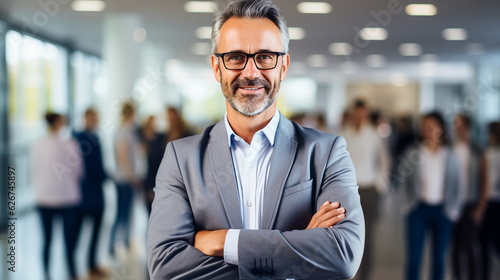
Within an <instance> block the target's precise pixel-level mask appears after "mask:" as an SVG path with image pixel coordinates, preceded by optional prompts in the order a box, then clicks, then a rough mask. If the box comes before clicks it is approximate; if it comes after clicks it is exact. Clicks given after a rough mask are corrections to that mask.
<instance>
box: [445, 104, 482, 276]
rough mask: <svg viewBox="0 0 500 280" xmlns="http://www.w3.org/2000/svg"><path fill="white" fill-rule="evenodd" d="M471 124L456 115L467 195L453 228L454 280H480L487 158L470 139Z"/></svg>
mask: <svg viewBox="0 0 500 280" xmlns="http://www.w3.org/2000/svg"><path fill="white" fill-rule="evenodd" d="M471 125H472V122H471V119H470V117H469V116H467V115H465V114H458V115H456V116H455V119H454V131H455V137H456V140H455V143H454V144H453V149H454V151H455V154H456V155H457V159H458V167H459V170H460V173H459V174H460V181H459V183H460V188H461V189H463V190H464V194H465V197H464V208H463V211H462V215H461V217H460V218H459V219H458V221H457V223H456V224H455V228H454V229H453V241H452V251H451V256H452V265H453V275H454V279H459V280H460V279H469V280H475V279H478V277H477V268H478V265H479V262H478V260H479V258H478V257H479V255H478V251H477V250H476V247H477V245H478V229H479V225H480V221H481V218H482V216H483V213H484V209H485V208H486V203H487V194H486V187H487V186H486V180H487V178H486V158H485V156H484V153H483V150H482V149H481V148H480V147H479V146H478V145H477V144H476V143H474V142H472V140H471V129H472V127H471ZM467 275H468V277H467Z"/></svg>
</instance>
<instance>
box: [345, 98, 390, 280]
mask: <svg viewBox="0 0 500 280" xmlns="http://www.w3.org/2000/svg"><path fill="white" fill-rule="evenodd" d="M369 113H370V112H369V109H368V107H367V105H366V104H365V102H364V101H363V100H356V101H355V102H354V106H353V108H352V111H351V113H350V119H349V122H348V123H347V125H346V126H345V129H344V130H343V132H342V136H344V137H345V139H346V141H347V151H349V153H350V155H351V159H352V162H353V164H354V168H355V170H356V178H357V181H358V185H359V196H360V197H361V206H362V207H363V214H364V216H365V231H366V237H365V251H364V253H363V259H362V261H361V266H360V269H359V271H358V277H359V279H361V280H367V279H369V277H370V273H371V266H372V265H371V263H372V254H373V253H372V251H373V238H374V235H375V234H374V230H375V229H374V224H375V221H376V218H377V212H378V204H379V195H380V194H382V193H384V192H385V191H386V190H387V178H388V174H389V173H388V172H389V155H388V152H387V147H386V146H385V144H384V142H383V141H382V139H381V138H380V137H379V136H378V134H377V131H376V130H375V128H374V127H373V126H372V124H371V123H370V119H369Z"/></svg>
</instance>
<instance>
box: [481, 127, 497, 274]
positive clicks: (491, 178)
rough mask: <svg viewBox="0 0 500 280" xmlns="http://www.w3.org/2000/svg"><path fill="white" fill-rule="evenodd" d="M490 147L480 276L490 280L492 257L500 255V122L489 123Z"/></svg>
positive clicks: (487, 155) (487, 157)
mask: <svg viewBox="0 0 500 280" xmlns="http://www.w3.org/2000/svg"><path fill="white" fill-rule="evenodd" d="M488 142H489V147H488V149H487V150H486V159H487V162H488V163H487V166H488V183H487V188H488V204H487V207H486V213H485V215H484V219H483V223H482V226H481V230H480V242H481V255H482V258H481V260H482V262H481V263H482V266H481V268H480V272H481V275H480V278H479V279H484V280H490V279H491V278H490V273H491V272H490V267H491V258H492V257H493V255H496V256H497V257H500V222H499V217H500V122H491V123H489V124H488Z"/></svg>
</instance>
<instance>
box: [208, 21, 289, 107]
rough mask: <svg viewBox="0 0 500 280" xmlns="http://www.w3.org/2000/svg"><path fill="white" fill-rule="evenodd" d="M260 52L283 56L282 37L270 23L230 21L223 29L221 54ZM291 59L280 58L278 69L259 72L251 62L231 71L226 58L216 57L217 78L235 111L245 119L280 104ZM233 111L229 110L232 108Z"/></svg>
mask: <svg viewBox="0 0 500 280" xmlns="http://www.w3.org/2000/svg"><path fill="white" fill-rule="evenodd" d="M259 51H272V52H282V51H283V46H282V43H281V33H280V31H279V29H278V27H277V26H276V25H275V24H274V23H273V22H272V21H270V20H268V19H244V18H230V19H229V20H227V21H226V22H225V23H224V25H223V26H222V28H221V29H220V34H219V42H218V45H217V52H218V53H226V52H244V53H247V54H252V53H255V52H259ZM289 62H290V57H289V56H288V54H286V55H284V56H280V57H278V64H277V66H276V68H274V69H271V70H259V69H257V67H256V66H255V62H254V60H253V58H248V62H247V64H246V67H245V68H244V69H243V70H227V69H226V68H225V67H224V64H223V63H222V58H217V57H215V56H212V68H213V70H214V74H215V78H216V79H217V81H218V82H220V83H221V87H222V92H223V93H224V97H225V98H226V101H227V103H228V104H229V105H230V106H231V108H232V109H233V110H235V111H237V112H239V113H241V114H243V115H245V116H255V115H257V114H260V113H262V112H263V111H265V110H266V109H268V108H269V107H271V105H273V104H274V103H275V101H276V96H277V94H278V91H279V88H280V82H281V81H282V80H283V79H284V78H285V76H286V72H287V70H288V65H289ZM228 110H229V108H228Z"/></svg>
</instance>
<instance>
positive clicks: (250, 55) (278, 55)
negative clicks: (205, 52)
mask: <svg viewBox="0 0 500 280" xmlns="http://www.w3.org/2000/svg"><path fill="white" fill-rule="evenodd" d="M261 53H272V54H275V55H276V64H275V65H274V67H272V68H261V67H259V66H258V65H257V61H255V58H254V57H255V56H256V55H258V54H261ZM227 54H244V55H245V56H246V57H247V59H246V61H245V65H243V68H241V69H240V68H237V69H235V68H228V67H227V66H226V62H224V56H225V55H227ZM285 54H287V53H284V52H272V51H258V52H255V53H245V52H225V53H214V55H215V56H216V57H221V58H222V64H223V65H224V68H226V69H227V70H231V71H240V70H243V69H245V68H246V67H247V64H248V60H250V58H252V60H253V63H254V64H255V67H256V68H257V69H259V70H272V69H275V68H276V66H278V58H279V57H280V56H283V55H285Z"/></svg>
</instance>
